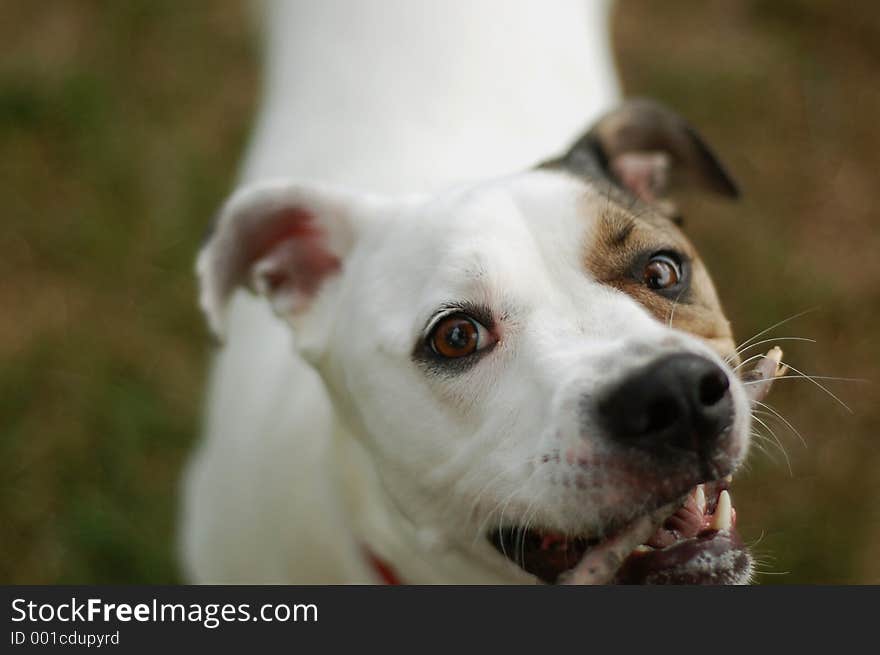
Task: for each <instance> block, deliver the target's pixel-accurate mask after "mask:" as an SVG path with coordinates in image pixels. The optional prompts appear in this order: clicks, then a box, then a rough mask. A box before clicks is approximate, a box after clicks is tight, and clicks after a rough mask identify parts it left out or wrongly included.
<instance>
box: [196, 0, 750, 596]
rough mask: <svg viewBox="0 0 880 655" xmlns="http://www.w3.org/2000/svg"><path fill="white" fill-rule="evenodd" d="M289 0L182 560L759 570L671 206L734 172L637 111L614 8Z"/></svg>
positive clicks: (719, 325) (721, 184)
mask: <svg viewBox="0 0 880 655" xmlns="http://www.w3.org/2000/svg"><path fill="white" fill-rule="evenodd" d="M269 11H270V20H269V21H268V22H269V26H270V30H269V47H268V53H269V55H268V72H267V80H266V81H267V84H268V93H267V96H266V98H265V109H264V111H263V114H262V117H261V119H260V123H259V126H258V129H257V132H256V136H255V139H254V142H253V145H252V149H251V151H250V156H249V159H248V161H247V165H246V167H245V172H244V179H243V182H242V188H241V190H239V191H238V192H237V193H235V194H234V195H233V196H232V198H231V199H230V200H229V201H228V202H227V203H226V205H225V206H224V208H223V209H222V211H221V213H220V215H219V218H218V220H217V223H216V226H215V228H214V231H213V232H212V235H211V236H210V238H209V240H208V241H207V243H206V245H205V246H204V249H203V250H202V252H201V254H200V257H199V261H198V273H199V278H200V283H201V287H202V291H201V301H202V306H203V308H204V309H205V312H206V314H207V316H208V319H209V322H210V324H211V326H212V327H213V328H214V330H215V331H216V332H218V333H219V334H220V335H222V338H223V341H224V344H223V347H222V349H221V350H220V352H219V355H218V359H217V362H216V366H215V369H214V371H213V377H212V384H211V388H210V390H209V396H208V412H207V427H206V436H205V439H204V441H203V443H202V444H201V446H200V448H199V450H198V452H197V453H196V454H195V457H194V459H193V461H192V463H191V466H190V468H189V471H188V474H187V479H186V485H185V497H184V508H183V514H182V550H183V560H184V563H185V570H186V573H187V575H188V576H189V578H190V579H191V580H193V581H195V582H211V583H238V582H247V583H375V582H398V581H399V582H404V583H504V582H512V583H533V582H536V581H544V582H560V581H567V582H715V583H717V582H746V581H747V580H748V578H749V575H750V571H751V558H750V557H749V555H748V553H747V551H746V550H745V548H744V547H743V546H742V544H741V543H740V541H739V539H738V538H737V536H736V532H735V530H734V522H735V513H734V512H733V510H732V507H731V505H730V497H729V494H728V492H727V490H726V489H727V480H726V479H725V478H726V476H728V475H729V474H730V473H731V472H732V471H733V470H734V469H735V468H736V467H737V466H738V464H739V463H740V462H741V461H742V460H743V458H744V457H745V455H746V451H747V449H748V435H749V424H750V412H749V409H750V407H749V401H748V398H747V396H746V393H745V391H744V389H745V388H744V386H743V385H742V383H741V382H740V381H739V380H738V378H737V377H736V375H735V374H734V372H733V370H732V368H731V366H730V364H729V363H728V362H730V361H734V360H735V359H736V353H735V352H734V350H733V342H732V339H731V332H730V329H729V326H728V323H727V321H726V319H725V318H724V316H723V314H722V312H721V309H720V305H719V303H718V300H717V297H716V294H715V291H714V289H713V287H712V283H711V281H710V279H709V277H708V274H707V273H706V270H705V268H704V267H703V265H702V263H701V261H700V259H699V257H698V256H697V253H696V252H695V250H694V248H693V246H692V245H691V244H690V243H689V242H688V240H687V239H686V238H685V237H684V236H683V234H682V233H681V231H680V230H679V229H678V227H677V226H676V225H675V223H674V221H673V220H671V219H670V214H669V209H668V205H666V204H664V203H663V202H659V201H658V195H659V194H660V193H661V192H662V191H663V190H664V188H665V186H666V182H667V179H666V178H667V177H671V179H672V181H675V180H676V178H677V179H680V180H682V181H691V182H695V183H697V184H700V185H702V186H703V187H705V188H708V189H710V190H714V191H716V192H720V193H722V194H726V195H735V194H736V190H735V187H734V186H733V183H732V182H731V181H730V179H729V177H728V176H727V175H726V174H725V172H724V171H723V169H722V168H721V167H720V165H719V164H718V162H717V160H716V159H715V158H714V157H713V156H712V154H711V153H710V152H709V150H708V149H707V148H706V146H705V145H704V144H703V143H702V142H701V141H700V139H699V137H697V136H696V134H695V133H694V132H693V130H692V129H691V128H690V127H689V126H688V125H687V124H686V123H685V122H684V121H683V120H681V119H680V118H678V117H677V116H675V115H674V114H672V113H671V112H670V111H668V110H666V109H664V108H662V107H660V106H658V105H655V104H653V103H650V102H647V101H636V102H629V103H623V104H619V98H618V92H617V86H616V82H615V78H614V75H613V70H612V66H611V61H610V54H609V49H608V36H607V26H606V22H607V16H606V13H607V7H606V6H605V3H604V2H589V0H555V1H554V2H552V3H542V2H530V1H523V2H517V1H510V0H505V1H502V0H480V1H477V2H471V1H465V0H455V1H446V2H427V1H425V2H418V1H413V0H382V1H381V2H347V1H343V0H324V1H322V2H281V1H279V2H277V3H274V4H272V5H270V8H269ZM615 106H617V109H614V107H615ZM609 110H610V111H609ZM603 112H604V115H603V118H602V119H601V120H599V121H598V122H597V123H596V124H595V125H594V127H593V129H592V130H591V131H590V132H589V133H588V134H587V135H586V136H585V137H583V138H582V139H580V140H579V141H577V142H576V143H575V145H574V146H573V147H571V148H567V144H570V142H571V141H572V140H573V137H575V136H577V135H578V133H581V132H582V131H583V130H582V128H583V126H584V125H585V124H586V123H585V120H586V119H588V118H590V117H593V118H595V117H596V116H598V115H599V114H600V113H603ZM554 152H555V153H559V152H565V153H566V154H564V155H563V156H560V157H558V158H556V159H553V160H549V161H545V159H546V157H547V156H548V155H552V154H553V153H554ZM541 162H543V163H541ZM536 164H540V165H539V166H537V167H536ZM269 178H273V179H269ZM401 193H406V194H407V195H400V194H401ZM379 194H381V195H379ZM239 287H249V288H250V289H251V290H252V291H255V292H256V294H257V296H258V297H256V296H254V295H250V294H246V293H236V290H237V289H238V288H239Z"/></svg>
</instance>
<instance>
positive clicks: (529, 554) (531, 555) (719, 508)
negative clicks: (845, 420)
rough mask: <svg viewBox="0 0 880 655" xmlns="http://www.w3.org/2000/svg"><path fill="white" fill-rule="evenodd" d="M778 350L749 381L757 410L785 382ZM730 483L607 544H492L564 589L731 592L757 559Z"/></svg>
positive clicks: (499, 533) (510, 536) (506, 537)
mask: <svg viewBox="0 0 880 655" xmlns="http://www.w3.org/2000/svg"><path fill="white" fill-rule="evenodd" d="M781 360H782V350H780V349H779V348H778V347H775V348H773V349H771V350H770V351H769V352H768V353H767V354H766V355H765V356H764V357H762V358H761V359H760V360H759V362H758V364H757V365H756V366H755V367H754V369H752V370H750V371H748V372H747V373H746V374H744V375H743V379H744V380H746V381H748V382H750V384H749V385H747V386H746V390H747V394H748V396H749V399H750V400H751V401H752V403H756V402H758V401H760V400H762V399H763V398H765V397H766V396H767V394H768V393H769V391H770V387H771V386H772V384H773V380H774V379H775V378H777V377H779V376H781V375H784V374H785V371H786V368H787V367H786V366H785V365H783V364H782V363H781ZM731 479H732V478H731V477H730V476H727V477H725V478H723V479H721V480H714V481H709V482H705V483H701V484H698V485H696V486H695V487H693V489H691V491H690V492H689V493H688V494H686V495H685V496H684V497H683V498H682V499H680V500H679V501H678V502H674V503H668V504H666V505H664V506H662V507H660V508H658V509H655V510H653V511H651V512H648V513H646V514H643V515H642V516H640V517H638V518H637V519H635V520H634V521H632V522H631V523H629V524H628V525H626V526H625V527H624V528H622V529H620V530H617V531H615V532H613V533H612V534H611V535H609V536H606V537H603V538H586V537H570V536H566V535H561V534H558V533H553V532H544V531H540V530H535V529H529V530H522V529H521V528H516V527H509V528H502V529H500V530H496V531H495V532H493V533H492V534H491V535H490V537H489V538H490V541H491V542H492V544H493V545H494V546H495V547H496V548H497V549H498V550H499V551H500V552H502V553H503V554H504V555H506V556H507V557H508V558H509V559H511V560H513V561H514V562H515V563H516V564H517V565H519V566H520V567H521V568H523V569H524V570H525V571H527V572H528V573H531V574H532V575H534V576H536V577H537V578H539V579H540V580H542V581H544V582H547V583H557V584H609V583H615V584H730V583H732V582H739V583H745V582H747V581H748V579H749V577H750V575H751V563H752V560H751V556H750V555H749V553H748V550H747V549H746V548H745V546H744V545H743V543H742V540H741V539H740V537H739V535H738V534H737V532H736V510H735V509H734V508H733V503H732V500H731V496H730V491H729V489H730V483H731Z"/></svg>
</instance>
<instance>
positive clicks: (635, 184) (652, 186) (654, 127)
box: [551, 99, 739, 203]
mask: <svg viewBox="0 0 880 655" xmlns="http://www.w3.org/2000/svg"><path fill="white" fill-rule="evenodd" d="M551 164H552V165H555V166H562V167H565V168H568V169H570V170H572V171H573V172H576V173H579V174H581V175H590V174H592V175H595V174H597V173H598V174H600V175H602V176H604V177H606V178H608V179H610V180H611V181H612V182H614V183H615V184H616V185H618V186H619V187H621V188H623V189H625V190H627V191H629V192H630V193H632V194H633V195H635V196H636V197H637V198H639V199H640V200H643V201H645V202H649V203H651V202H655V201H656V200H657V199H658V197H660V196H662V195H663V194H664V193H665V192H666V191H667V189H668V187H669V186H670V185H671V184H673V183H679V182H684V183H691V184H695V185H697V186H699V187H702V188H704V189H706V190H708V191H711V192H714V193H717V194H720V195H722V196H727V197H729V198H737V197H739V189H738V188H737V185H736V183H735V182H734V181H733V179H732V178H731V176H730V175H729V174H728V173H727V171H726V170H725V169H724V166H722V164H721V162H720V161H719V160H718V158H717V157H716V156H715V154H714V153H713V152H712V151H711V150H710V149H709V147H708V146H707V145H706V143H705V142H704V141H703V139H702V138H700V136H699V134H697V132H696V130H694V128H693V127H691V125H690V124H689V123H688V122H687V121H686V120H685V119H684V118H682V117H681V116H679V115H678V114H676V113H675V112H674V111H672V110H671V109H668V108H667V107H664V106H663V105H661V104H659V103H657V102H654V101H652V100H647V99H633V100H628V101H626V102H624V103H623V104H622V105H621V106H620V107H618V108H617V109H614V110H612V111H611V112H609V113H607V114H605V115H604V116H603V117H602V118H600V119H599V121H598V122H597V123H596V124H595V125H594V126H593V128H592V129H591V130H590V131H589V132H588V133H587V134H586V135H585V136H584V137H582V138H581V139H580V140H578V142H577V143H575V144H574V145H573V146H572V147H571V149H570V150H569V151H568V152H567V153H566V154H565V155H563V157H561V158H560V159H558V160H555V161H554V162H551Z"/></svg>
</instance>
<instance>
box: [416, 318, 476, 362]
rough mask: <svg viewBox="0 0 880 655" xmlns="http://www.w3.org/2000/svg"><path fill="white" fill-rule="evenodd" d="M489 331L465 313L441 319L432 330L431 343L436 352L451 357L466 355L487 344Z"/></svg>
mask: <svg viewBox="0 0 880 655" xmlns="http://www.w3.org/2000/svg"><path fill="white" fill-rule="evenodd" d="M487 336H488V331H487V330H486V328H485V327H483V326H482V325H480V324H479V323H478V322H477V321H475V320H474V319H472V318H470V317H469V316H465V315H464V314H454V315H452V316H448V317H446V318H444V319H441V320H440V321H439V322H438V323H437V325H436V326H435V327H434V329H433V330H431V335H430V337H429V343H430V345H431V348H432V349H433V351H434V352H435V353H437V354H438V355H441V356H443V357H448V358H450V359H452V358H456V357H466V356H467V355H471V354H473V353H475V352H477V350H480V349H481V348H484V347H485V346H486V343H485V342H486V341H488V339H487Z"/></svg>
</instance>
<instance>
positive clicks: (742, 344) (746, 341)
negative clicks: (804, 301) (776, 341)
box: [737, 307, 819, 352]
mask: <svg viewBox="0 0 880 655" xmlns="http://www.w3.org/2000/svg"><path fill="white" fill-rule="evenodd" d="M818 309H819V308H818V307H811V308H810V309H805V310H804V311H802V312H800V313H798V314H794V315H793V316H789V317H788V318H784V319H782V320H781V321H779V322H778V323H774V324H773V325H771V326H770V327H768V328H766V329H764V330H761V331H760V332H758V333H757V334H755V335H754V336H751V337H749V338H748V339H746V340H745V341H743V342H742V343H741V344H739V346H737V352H739V351H740V350H741V349H742V348H744V347H745V346H746V344H750V343H752V342H753V341H754V340H755V339H757V338H758V337H762V336H764V335H765V334H767V333H768V332H769V331H770V330H774V329H776V328H778V327H779V326H780V325H785V324H786V323H788V322H789V321H793V320H795V319H796V318H800V317H801V316H805V315H806V314H810V313H811V312H815V311H817V310H818Z"/></svg>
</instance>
